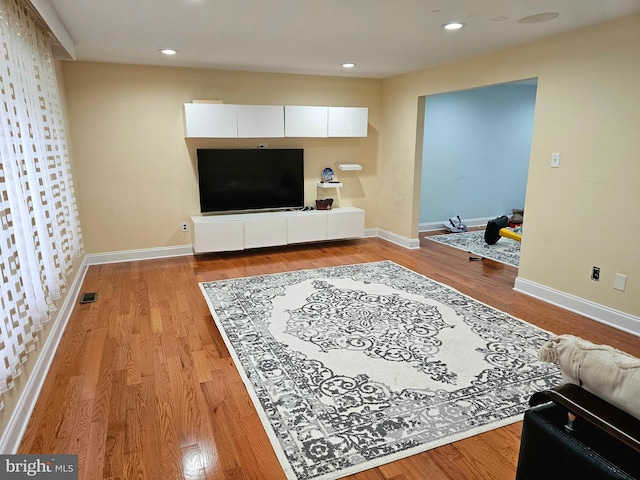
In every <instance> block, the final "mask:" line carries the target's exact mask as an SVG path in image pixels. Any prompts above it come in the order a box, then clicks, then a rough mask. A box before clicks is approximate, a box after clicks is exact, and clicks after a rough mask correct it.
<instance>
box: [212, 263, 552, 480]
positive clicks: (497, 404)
mask: <svg viewBox="0 0 640 480" xmlns="http://www.w3.org/2000/svg"><path fill="white" fill-rule="evenodd" d="M200 288H201V290H202V293H203V294H204V297H205V299H206V301H207V303H208V305H209V308H210V310H211V313H212V315H213V318H214V320H215V322H216V324H217V326H218V329H219V330H220V333H221V334H222V336H223V338H224V340H225V342H226V344H227V347H228V348H229V351H230V353H231V356H232V357H233V360H234V361H235V364H236V366H237V368H238V370H239V371H240V374H241V376H242V378H243V380H244V382H245V384H246V386H247V390H248V392H249V395H250V396H251V399H252V400H253V402H254V404H255V406H256V409H257V411H258V414H259V415H260V417H261V419H262V422H263V425H264V427H265V429H266V431H267V434H268V435H269V438H270V440H271V442H272V444H273V448H274V449H275V451H276V454H277V456H278V458H279V460H280V462H281V464H282V466H283V469H284V471H285V473H286V475H287V478H289V479H297V480H303V479H304V480H306V479H314V480H319V479H322V480H327V479H337V478H341V477H343V476H346V475H350V474H353V473H356V472H359V471H362V470H366V469H369V468H373V467H375V466H378V465H382V464H384V463H388V462H391V461H394V460H397V459H400V458H404V457H407V456H409V455H413V454H416V453H419V452H422V451H425V450H428V449H431V448H434V447H437V446H440V445H444V444H447V443H450V442H453V441H456V440H459V439H462V438H466V437H469V436H472V435H476V434H478V433H481V432H485V431H487V430H490V429H493V428H497V427H499V426H502V425H507V424H509V423H513V422H516V421H518V420H520V419H521V418H522V414H523V412H524V411H525V410H526V408H527V400H528V399H529V397H530V396H531V394H532V393H533V392H535V391H539V390H543V389H547V388H551V387H553V386H555V385H558V384H560V383H561V380H560V374H559V371H558V368H557V366H556V365H555V364H548V363H540V362H539V361H538V351H539V349H540V347H541V346H542V344H543V343H544V342H545V341H546V340H547V339H548V338H549V336H550V333H549V332H546V331H543V330H541V329H539V328H537V327H535V326H533V325H530V324H527V323H525V322H523V321H521V320H518V319H516V318H514V317H511V316H509V315H507V314H505V313H502V312H499V311H497V310H495V309H493V308H491V307H489V306H487V305H485V304H482V303H479V302H477V301H475V300H473V299H472V298H470V297H468V296H465V295H463V294H461V293H460V292H458V291H456V290H453V289H452V288H450V287H448V286H446V285H442V284H440V283H437V282H435V281H433V280H430V279H428V278H427V277H425V276H423V275H420V274H418V273H416V272H414V271H412V270H408V269H406V268H404V267H402V266H400V265H398V264H396V263H393V262H390V261H383V262H374V263H365V264H358V265H347V266H339V267H330V268H321V269H315V270H301V271H294V272H287V273H281V274H274V275H264V276H257V277H246V278H237V279H229V280H221V281H215V282H204V283H201V284H200Z"/></svg>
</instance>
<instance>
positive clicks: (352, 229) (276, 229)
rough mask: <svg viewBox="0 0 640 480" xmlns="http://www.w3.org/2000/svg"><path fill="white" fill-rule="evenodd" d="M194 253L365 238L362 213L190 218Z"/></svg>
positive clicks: (342, 209) (348, 209)
mask: <svg viewBox="0 0 640 480" xmlns="http://www.w3.org/2000/svg"><path fill="white" fill-rule="evenodd" d="M191 236H192V242H193V251H194V253H208V252H225V251H232V250H244V249H247V248H259V247H271V246H277V245H288V244H293V243H306V242H321V241H325V240H339V239H347V238H360V237H363V236H364V210H362V209H361V208H356V207H338V208H334V209H331V210H310V211H284V212H257V213H238V214H223V215H196V216H193V217H191Z"/></svg>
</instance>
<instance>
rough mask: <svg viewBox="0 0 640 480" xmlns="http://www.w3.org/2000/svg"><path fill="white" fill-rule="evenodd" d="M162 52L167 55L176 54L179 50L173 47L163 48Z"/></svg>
mask: <svg viewBox="0 0 640 480" xmlns="http://www.w3.org/2000/svg"><path fill="white" fill-rule="evenodd" d="M160 53H164V54H165V55H175V54H176V53H178V51H177V50H174V49H173V48H161V49H160Z"/></svg>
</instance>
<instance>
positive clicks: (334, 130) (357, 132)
mask: <svg viewBox="0 0 640 480" xmlns="http://www.w3.org/2000/svg"><path fill="white" fill-rule="evenodd" d="M368 125H369V109H368V108H362V107H329V117H328V135H329V136H330V137H366V136H367V128H368Z"/></svg>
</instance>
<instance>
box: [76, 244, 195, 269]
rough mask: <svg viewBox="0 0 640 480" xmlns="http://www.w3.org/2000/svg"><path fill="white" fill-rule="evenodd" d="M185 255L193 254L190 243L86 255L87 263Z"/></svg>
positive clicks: (100, 263) (96, 263) (98, 263)
mask: <svg viewBox="0 0 640 480" xmlns="http://www.w3.org/2000/svg"><path fill="white" fill-rule="evenodd" d="M185 255H193V246H192V245H178V246H174V247H158V248H143V249H140V250H122V251H119V252H105V253H90V254H88V255H87V256H86V257H87V265H102V264H104V263H119V262H132V261H135V260H153V259H155V258H170V257H182V256H185Z"/></svg>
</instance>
